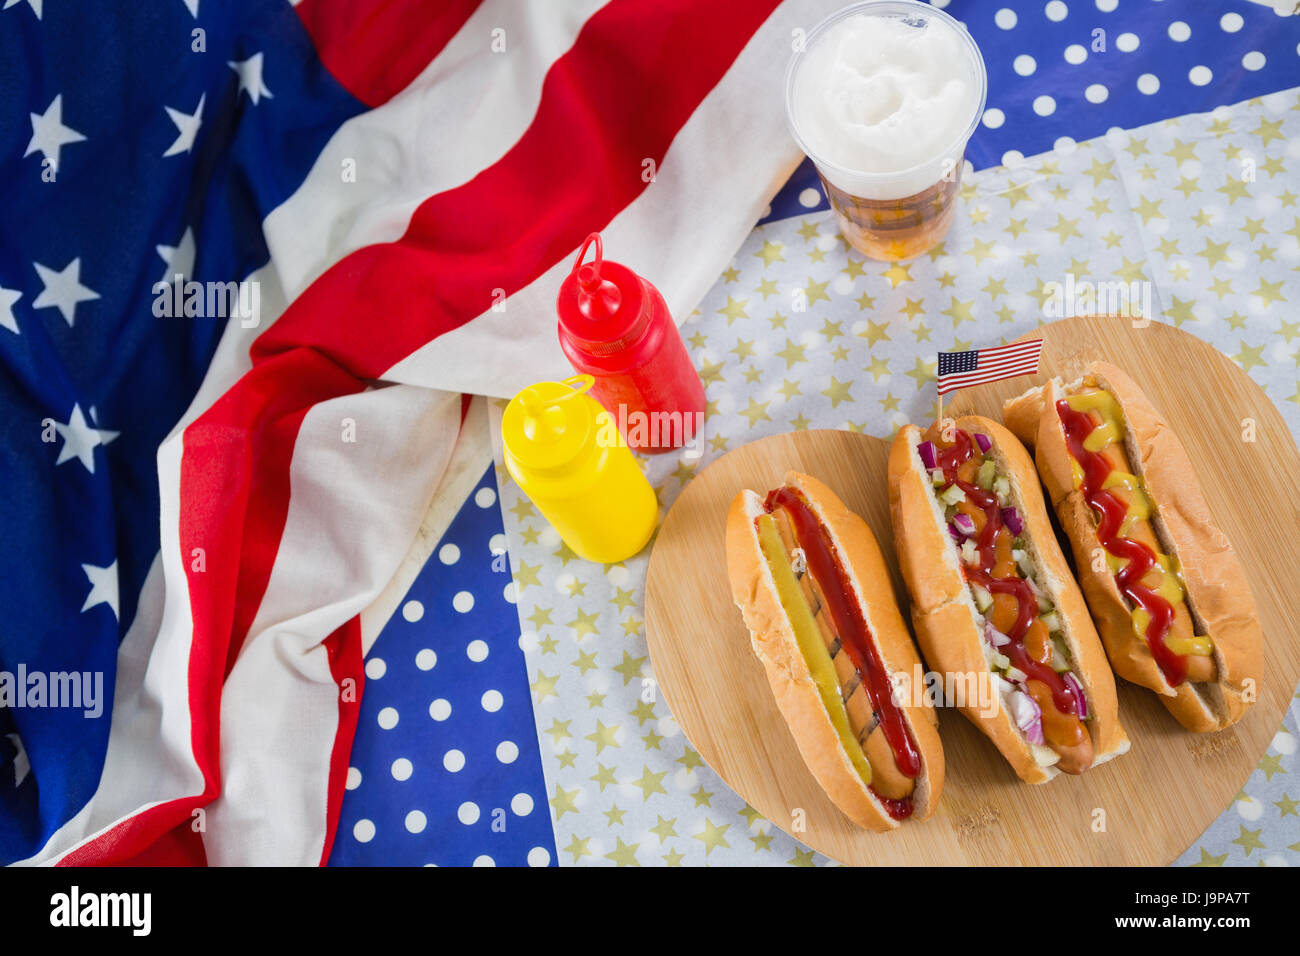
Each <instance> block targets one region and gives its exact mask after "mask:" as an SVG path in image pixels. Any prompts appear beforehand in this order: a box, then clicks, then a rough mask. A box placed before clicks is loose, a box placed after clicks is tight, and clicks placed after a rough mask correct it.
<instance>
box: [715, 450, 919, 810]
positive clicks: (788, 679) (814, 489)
mask: <svg viewBox="0 0 1300 956" xmlns="http://www.w3.org/2000/svg"><path fill="white" fill-rule="evenodd" d="M785 483H786V486H787V487H791V488H794V489H797V490H798V491H799V492H800V493H801V494H802V496H803V498H804V500H805V501H806V502H807V504H808V505H809V506H810V508H811V510H812V511H813V513H814V514H815V516H816V517H817V519H818V521H819V522H820V524H821V525H822V527H823V528H825V529H826V530H827V532H828V533H829V536H830V539H831V541H832V542H833V544H834V550H835V552H836V554H837V555H838V558H839V560H840V562H841V565H842V567H843V568H844V570H845V572H847V574H848V576H849V578H850V579H851V582H852V590H853V593H852V594H851V595H849V597H850V600H851V601H852V602H855V603H856V604H857V606H859V607H860V608H861V611H862V614H863V618H864V620H865V622H866V625H867V629H868V631H869V633H870V638H871V639H872V640H873V641H874V643H875V647H876V650H877V653H878V654H879V656H880V659H881V660H882V661H883V663H884V666H885V669H886V670H887V671H888V676H889V677H890V678H891V679H896V678H895V675H899V676H901V677H904V678H906V680H909V681H910V680H912V678H913V675H914V671H915V670H916V669H919V667H920V658H919V657H918V655H917V653H916V648H915V647H914V646H913V645H912V641H911V638H910V636H909V635H908V632H907V626H906V625H905V624H904V623H903V618H902V615H901V614H900V613H899V610H898V606H897V604H896V603H895V601H894V593H893V590H892V588H891V587H890V579H889V572H888V569H887V568H886V566H885V560H884V557H883V556H882V555H881V553H880V546H879V545H878V544H877V543H876V539H875V536H874V535H872V533H871V529H870V528H868V527H867V524H866V522H865V521H863V520H862V519H861V518H860V517H859V516H858V515H856V514H854V513H853V512H851V511H849V510H848V509H847V508H846V507H845V506H844V503H843V502H841V501H840V499H839V498H838V497H836V495H835V494H834V492H832V491H831V490H830V489H829V488H827V487H826V486H825V485H824V484H822V483H821V482H820V481H817V480H816V479H815V478H810V477H809V476H807V475H803V474H799V473H798V472H793V471H792V472H789V473H787V474H786V476H785ZM763 514H765V509H764V507H763V499H762V498H761V497H760V496H759V495H758V494H755V493H754V492H753V491H748V490H745V491H741V492H740V493H738V494H737V495H736V497H735V499H734V500H733V501H732V503H731V508H730V510H729V512H728V514H727V532H726V535H727V537H726V546H727V574H728V578H729V580H730V584H731V594H732V598H733V599H734V600H735V602H736V605H737V607H739V609H740V612H741V614H742V616H743V617H744V620H745V625H746V627H748V628H749V632H750V643H751V646H752V647H753V649H754V654H755V655H756V656H757V657H758V659H759V660H760V661H761V662H762V664H763V668H764V670H765V671H766V673H767V679H768V683H769V684H770V685H771V687H772V693H773V694H774V696H775V697H776V704H777V707H778V708H779V709H780V711H781V715H782V716H783V717H784V718H785V721H786V723H787V725H788V726H789V728H790V733H791V735H792V736H793V737H794V740H795V744H796V745H797V746H798V748H799V753H800V755H801V756H802V757H803V760H804V763H805V764H807V766H808V769H809V770H810V771H811V772H812V774H813V776H814V777H815V778H816V780H817V782H818V783H819V784H820V785H821V786H822V788H823V789H824V790H825V791H826V793H827V794H828V795H829V796H830V798H831V800H832V801H833V802H834V803H835V805H836V806H837V807H839V808H840V809H841V810H842V811H843V812H844V814H845V815H846V816H847V817H848V818H849V819H850V820H852V821H853V822H854V823H856V824H858V825H859V826H862V827H866V828H868V829H871V830H878V831H885V830H892V829H895V828H896V827H898V826H899V821H897V820H895V819H893V818H892V817H891V816H890V815H889V814H888V812H887V811H886V809H885V806H884V804H883V803H882V801H881V800H880V799H879V798H878V797H877V795H876V794H875V793H873V791H872V788H871V787H870V786H868V784H867V783H866V782H865V780H864V779H863V775H862V773H861V772H859V770H858V769H856V767H855V764H854V761H853V759H851V757H850V754H849V753H848V751H847V750H846V747H845V744H844V741H843V739H842V738H841V736H840V734H839V733H838V732H837V730H836V728H835V725H834V724H833V723H832V718H831V715H830V713H829V712H828V709H827V704H826V703H825V702H824V700H823V698H822V696H821V693H820V692H819V689H818V686H817V684H816V682H815V680H814V675H813V671H814V667H813V666H812V665H810V663H809V661H808V659H807V658H806V657H805V653H804V651H803V650H802V649H801V648H800V645H799V643H798V640H797V638H796V636H795V633H794V628H793V626H792V625H791V622H790V618H789V616H788V615H787V613H786V611H785V609H784V608H783V607H782V604H781V599H780V597H779V595H778V591H777V585H776V581H775V579H774V576H773V572H772V569H771V567H770V566H769V563H768V561H767V559H766V558H765V556H764V553H763V551H762V548H761V545H760V542H759V538H758V535H757V533H756V530H755V521H756V519H757V518H758V517H759V516H760V515H763ZM823 650H824V648H823ZM826 653H827V657H828V659H829V651H826ZM840 658H845V660H847V655H846V654H844V653H843V652H841V653H840V654H838V655H837V657H836V658H835V660H834V663H835V664H836V665H837V670H838V671H839V674H840V676H841V677H842V676H843V674H844V666H845V661H841V660H840ZM823 663H824V662H823ZM848 667H849V668H850V669H851V667H852V665H851V664H849V665H848ZM855 693H856V695H864V690H863V689H862V688H858V689H857V691H856V692H855ZM851 696H854V695H851ZM852 703H853V704H854V705H857V706H860V704H861V702H860V701H852ZM899 703H900V708H899V709H900V710H901V712H902V714H903V718H904V721H905V723H906V726H907V729H908V731H909V733H910V735H911V739H912V741H913V742H914V743H915V745H916V749H917V751H918V752H919V754H920V757H921V772H920V774H919V776H918V777H917V778H916V780H915V790H914V793H913V795H912V802H913V811H912V818H914V819H924V818H926V817H928V816H929V815H930V814H931V813H933V812H934V808H935V806H936V805H937V803H938V801H939V794H940V791H941V790H942V789H943V772H944V764H943V748H942V746H941V744H940V742H939V733H938V730H937V729H936V726H937V723H938V718H937V716H936V715H935V712H934V709H933V708H932V707H929V706H925V705H924V702H923V701H922V702H921V703H920V704H918V705H915V706H914V705H913V704H912V701H911V700H910V699H908V700H902V701H899ZM859 716H860V712H859Z"/></svg>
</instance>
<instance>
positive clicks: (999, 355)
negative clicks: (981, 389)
mask: <svg viewBox="0 0 1300 956" xmlns="http://www.w3.org/2000/svg"><path fill="white" fill-rule="evenodd" d="M1042 354H1043V340H1042V339H1031V340H1030V341H1028V342H1012V343H1011V344H1009V345H995V346H993V347H992V348H987V349H972V350H970V351H967V352H940V353H939V394H940V395H946V394H948V393H949V392H952V391H956V390H957V389H959V388H969V387H970V386H971V385H982V384H984V383H985V382H996V381H997V380H998V379H1000V378H1014V377H1015V376H1017V375H1033V374H1035V373H1036V372H1037V371H1038V359H1039V356H1041V355H1042Z"/></svg>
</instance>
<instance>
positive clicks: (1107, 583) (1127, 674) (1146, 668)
mask: <svg viewBox="0 0 1300 956" xmlns="http://www.w3.org/2000/svg"><path fill="white" fill-rule="evenodd" d="M1086 374H1088V375H1091V376H1093V377H1094V378H1095V380H1096V382H1097V385H1098V386H1099V387H1100V388H1103V389H1105V390H1106V391H1108V392H1110V393H1111V394H1112V395H1113V396H1114V397H1115V399H1116V401H1117V402H1118V404H1119V406H1120V408H1121V410H1122V414H1123V419H1124V425H1125V433H1124V450H1125V452H1126V454H1127V458H1128V463H1129V466H1130V468H1131V469H1132V473H1133V474H1135V475H1137V476H1138V477H1139V478H1141V479H1142V480H1143V483H1144V485H1145V487H1146V491H1147V494H1148V497H1149V498H1150V499H1151V501H1152V503H1153V505H1154V508H1155V512H1154V514H1153V515H1152V516H1151V519H1150V522H1151V525H1152V526H1153V530H1154V533H1155V536H1156V539H1157V540H1158V541H1159V543H1160V544H1161V546H1162V548H1163V549H1164V551H1165V553H1166V554H1169V555H1171V556H1172V557H1175V558H1176V559H1177V561H1178V564H1179V566H1180V567H1181V571H1182V582H1183V585H1184V588H1185V590H1186V596H1187V598H1186V604H1187V610H1188V611H1189V612H1190V614H1191V616H1192V621H1193V625H1194V628H1195V633H1196V634H1197V635H1205V636H1209V637H1210V638H1211V639H1212V640H1213V642H1214V653H1213V659H1214V663H1215V676H1216V679H1215V680H1213V681H1209V682H1199V683H1194V682H1192V681H1183V682H1182V683H1181V684H1179V685H1178V686H1177V687H1173V686H1170V684H1169V682H1168V680H1167V679H1166V678H1165V675H1164V673H1163V672H1162V671H1161V669H1160V667H1159V666H1157V663H1156V660H1155V658H1154V656H1153V655H1152V653H1151V650H1150V648H1149V647H1148V646H1147V643H1146V641H1145V639H1144V638H1143V636H1142V635H1140V634H1139V633H1138V632H1137V631H1136V630H1135V628H1134V624H1133V619H1132V615H1131V609H1130V606H1129V603H1128V601H1127V599H1126V598H1125V597H1124V595H1123V594H1122V593H1121V592H1120V589H1119V587H1118V585H1117V584H1116V581H1115V578H1114V576H1113V574H1112V573H1111V572H1110V570H1109V569H1105V570H1101V571H1097V570H1094V568H1093V559H1092V556H1093V554H1094V552H1095V550H1096V549H1097V548H1099V547H1100V543H1099V541H1098V538H1097V521H1096V518H1095V516H1094V513H1093V511H1092V509H1091V508H1090V507H1089V505H1088V504H1087V503H1086V502H1085V501H1084V498H1083V494H1082V492H1081V491H1080V490H1078V489H1076V487H1075V484H1074V476H1073V468H1072V466H1071V462H1072V460H1073V459H1072V456H1071V454H1070V450H1069V448H1068V446H1067V444H1066V436H1065V430H1064V426H1063V425H1062V422H1061V418H1060V416H1059V415H1058V414H1057V411H1056V401H1057V400H1058V399H1059V398H1061V397H1062V396H1063V395H1066V394H1068V393H1071V392H1073V391H1075V390H1077V389H1079V388H1080V387H1081V386H1082V384H1083V378H1082V377H1081V378H1080V379H1079V380H1077V381H1075V382H1072V383H1069V384H1065V383H1062V382H1061V380H1060V379H1053V380H1052V381H1050V382H1048V383H1047V384H1046V385H1044V386H1042V387H1040V388H1034V389H1031V390H1029V391H1028V392H1025V393H1024V394H1022V395H1020V396H1018V397H1016V398H1014V399H1012V400H1011V401H1009V402H1007V403H1006V406H1005V407H1004V409H1003V417H1004V419H1005V420H1006V422H1007V424H1008V425H1009V426H1010V427H1011V428H1012V429H1013V430H1015V431H1016V433H1017V434H1019V435H1020V436H1021V437H1022V438H1023V439H1024V440H1025V441H1026V443H1028V444H1031V445H1033V446H1034V448H1035V459H1036V461H1037V465H1038V471H1039V474H1040V475H1041V476H1042V479H1043V484H1044V485H1045V486H1046V488H1047V491H1048V495H1049V497H1050V498H1051V501H1052V504H1053V506H1054V507H1055V509H1056V513H1057V516H1058V518H1059V519H1060V522H1061V526H1062V528H1063V529H1064V530H1065V533H1066V534H1067V536H1068V537H1069V539H1070V544H1071V548H1072V550H1073V552H1074V559H1075V566H1076V567H1077V569H1078V572H1079V579H1080V582H1081V583H1082V585H1083V590H1084V594H1085V595H1086V596H1087V598H1088V606H1089V607H1090V609H1091V611H1092V616H1093V619H1094V620H1095V621H1096V623H1097V629H1098V631H1099V632H1100V634H1101V638H1102V641H1103V642H1104V644H1105V646H1106V651H1107V654H1108V655H1109V657H1110V662H1111V666H1112V667H1113V668H1114V669H1115V673H1117V674H1119V675H1120V676H1121V677H1123V678H1124V679H1125V680H1128V681H1132V682H1133V683H1135V684H1139V685H1141V686H1143V687H1147V688H1149V689H1151V690H1153V691H1155V692H1156V693H1158V694H1159V695H1160V700H1161V702H1162V703H1163V704H1164V705H1165V707H1166V708H1167V709H1168V710H1169V712H1170V713H1171V714H1173V715H1174V717H1175V718H1176V719H1177V720H1178V722H1179V723H1180V724H1182V725H1183V726H1184V727H1186V728H1187V729H1188V730H1193V731H1197V732H1208V731H1215V730H1221V729H1223V728H1224V727H1228V726H1230V725H1231V724H1233V723H1235V722H1236V721H1238V720H1240V719H1241V716H1242V715H1243V714H1244V713H1245V711H1246V709H1247V708H1248V707H1249V706H1250V704H1251V703H1252V702H1253V700H1254V698H1255V697H1257V696H1258V692H1259V688H1258V680H1259V675H1260V669H1261V665H1262V644H1263V638H1262V635H1261V630H1260V624H1259V617H1258V614H1257V612H1256V610H1255V601H1254V597H1253V596H1252V595H1251V592H1250V584H1249V581H1248V580H1247V577H1246V573H1245V571H1244V570H1243V568H1242V567H1241V563H1240V561H1239V560H1238V559H1237V556H1236V554H1235V552H1234V551H1233V550H1232V545H1231V544H1230V543H1229V541H1228V539H1227V538H1226V537H1225V536H1224V535H1223V533H1222V532H1221V531H1219V529H1218V527H1217V526H1216V524H1215V521H1214V517H1213V515H1212V514H1211V513H1210V509H1209V506H1208V505H1207V504H1206V501H1205V494H1204V492H1203V491H1202V490H1201V486H1200V482H1199V481H1198V480H1197V477H1196V471H1195V469H1194V468H1193V466H1192V462H1191V459H1190V458H1189V456H1188V454H1187V451H1186V449H1185V448H1184V447H1183V444H1182V442H1181V441H1179V439H1178V436H1177V435H1176V434H1175V433H1174V431H1173V430H1172V429H1171V428H1170V427H1169V426H1168V424H1166V422H1165V420H1164V419H1163V418H1162V417H1161V415H1160V413H1159V412H1158V411H1157V410H1156V409H1155V408H1154V407H1153V406H1152V405H1151V403H1150V401H1148V399H1147V398H1146V396H1145V395H1144V394H1143V393H1142V390H1141V389H1140V388H1139V387H1138V386H1137V384H1136V383H1135V382H1134V381H1133V380H1132V379H1131V378H1130V377H1129V376H1128V375H1126V374H1125V373H1124V372H1123V371H1121V370H1120V369H1118V368H1116V367H1115V366H1114V365H1111V364H1109V363H1106V362H1094V363H1093V364H1091V365H1089V366H1088V368H1087V370H1086Z"/></svg>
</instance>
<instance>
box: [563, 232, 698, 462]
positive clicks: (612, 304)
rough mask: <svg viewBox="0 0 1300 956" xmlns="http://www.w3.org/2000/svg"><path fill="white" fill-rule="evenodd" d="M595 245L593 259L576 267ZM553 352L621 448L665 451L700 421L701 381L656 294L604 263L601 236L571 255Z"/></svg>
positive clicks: (684, 439) (694, 429)
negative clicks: (610, 424)
mask: <svg viewBox="0 0 1300 956" xmlns="http://www.w3.org/2000/svg"><path fill="white" fill-rule="evenodd" d="M593 244H595V246H596V258H595V259H594V260H592V261H591V262H588V263H586V264H585V265H584V264H583V261H582V260H583V258H585V257H586V255H587V250H588V249H589V248H590V247H591V246H592V245H593ZM556 309H557V310H558V311H559V314H560V322H559V335H560V347H561V348H562V349H564V354H565V355H567V356H568V358H569V361H570V362H571V363H572V364H573V367H574V369H576V370H577V371H578V372H579V373H583V374H587V375H591V376H592V377H593V378H595V380H596V382H595V384H594V385H593V386H592V388H591V393H592V395H594V396H595V397H596V399H597V401H599V402H600V403H601V404H602V405H603V406H605V409H606V410H607V411H608V412H609V413H610V414H611V415H613V416H614V419H615V421H616V422H617V423H618V428H619V431H620V432H622V433H623V437H624V438H625V439H626V441H627V443H628V446H629V447H631V448H634V449H636V450H637V451H644V452H655V453H657V452H665V451H671V450H672V449H674V448H678V447H680V446H682V445H684V444H686V443H687V442H689V441H690V440H691V439H692V438H694V437H695V434H696V433H697V431H699V430H700V429H701V428H702V427H703V423H704V383H703V382H701V381H700V375H699V373H698V372H696V371H695V366H694V365H693V364H692V363H691V357H690V355H689V354H688V353H687V351H686V344H685V343H684V342H683V341H682V336H681V333H680V332H678V331H677V326H676V325H675V324H674V323H673V317H672V316H671V315H669V314H668V304H667V303H666V302H664V297H663V296H662V295H660V294H659V290H658V289H656V288H655V287H654V286H652V285H651V284H650V283H649V282H647V281H646V280H645V279H643V278H641V277H640V276H639V275H637V274H636V273H635V272H633V271H632V270H631V269H629V268H628V267H627V266H623V265H619V264H618V263H617V262H609V261H607V260H605V258H604V255H603V250H602V248H601V243H600V233H598V232H593V233H592V234H591V235H589V236H588V237H587V241H586V242H584V243H583V244H582V248H581V249H579V250H578V258H577V260H575V261H574V263H573V270H572V271H571V272H570V273H569V274H568V275H567V276H566V277H565V279H564V281H563V282H562V283H560V295H559V299H558V300H557V301H556Z"/></svg>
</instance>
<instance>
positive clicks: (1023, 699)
mask: <svg viewBox="0 0 1300 956" xmlns="http://www.w3.org/2000/svg"><path fill="white" fill-rule="evenodd" d="M1010 700H1011V716H1012V717H1014V718H1015V721H1016V726H1017V727H1019V728H1020V729H1021V730H1022V731H1023V732H1024V735H1025V738H1026V739H1027V740H1028V741H1029V742H1030V743H1031V744H1038V745H1040V746H1041V745H1042V744H1043V743H1044V741H1043V712H1042V711H1041V710H1040V709H1039V707H1038V702H1037V701H1035V700H1034V699H1033V698H1032V697H1030V696H1029V695H1028V694H1026V693H1024V692H1023V691H1015V692H1013V693H1012V694H1011V695H1010Z"/></svg>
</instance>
